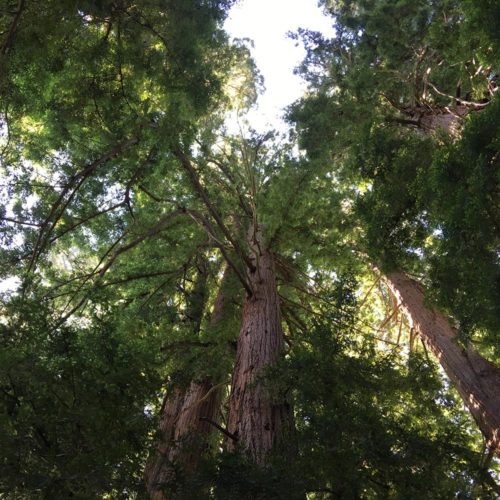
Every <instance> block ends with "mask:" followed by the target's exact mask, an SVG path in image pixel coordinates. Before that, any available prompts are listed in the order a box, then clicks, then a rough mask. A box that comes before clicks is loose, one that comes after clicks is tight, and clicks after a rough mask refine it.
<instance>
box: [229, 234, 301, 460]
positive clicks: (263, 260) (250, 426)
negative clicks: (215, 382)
mask: <svg viewBox="0 0 500 500" xmlns="http://www.w3.org/2000/svg"><path fill="white" fill-rule="evenodd" d="M249 245H250V248H251V252H252V261H253V263H254V270H253V271H252V270H248V271H247V275H248V281H249V285H250V287H251V289H252V295H247V297H246V298H245V303H244V306H243V317H242V323H241V329H240V334H239V337H238V344H237V352H236V364H235V367H234V371H233V377H232V382H231V395H230V400H229V416H228V425H227V428H228V430H229V432H230V433H232V434H233V435H234V436H235V437H236V439H237V442H236V440H235V439H229V440H228V441H227V448H228V449H229V450H230V451H232V450H234V449H235V448H236V446H239V447H241V449H242V450H244V452H245V453H247V454H248V455H249V456H250V457H251V458H252V460H253V461H254V462H255V463H257V464H263V463H264V461H265V459H266V456H267V455H268V453H269V451H271V450H272V449H273V448H274V447H275V446H277V445H279V444H281V442H282V440H283V438H284V435H285V434H286V431H287V430H289V429H290V428H291V411H290V406H289V405H288V404H287V403H286V402H285V401H284V400H283V401H273V400H272V399H271V398H270V396H269V394H268V393H267V391H266V389H265V387H264V386H263V383H262V381H260V380H259V377H260V376H261V375H262V374H263V371H264V369H265V368H266V367H268V366H270V365H272V364H273V363H275V362H276V361H277V360H278V359H279V358H280V356H281V355H282V351H283V330H282V327H281V313H280V305H279V298H278V292H277V288H276V279H275V271H274V263H273V257H272V254H271V252H270V251H269V250H268V249H267V248H265V247H264V245H263V242H262V238H261V236H260V232H258V231H252V232H251V236H250V237H249Z"/></svg>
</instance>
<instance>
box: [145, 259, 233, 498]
mask: <svg viewBox="0 0 500 500" xmlns="http://www.w3.org/2000/svg"><path fill="white" fill-rule="evenodd" d="M230 273H231V271H230V270H229V268H226V270H225V272H224V275H223V277H222V282H221V285H220V287H219V291H218V293H217V297H216V299H215V303H214V308H213V311H212V315H211V318H210V326H211V327H215V326H217V325H218V324H219V323H220V322H221V321H222V319H223V317H224V313H225V309H226V306H227V303H228V297H227V295H226V292H225V290H224V284H225V282H226V281H227V280H228V279H229V276H230ZM198 298H199V297H198ZM192 319H193V320H195V321H196V323H197V327H198V329H199V326H200V323H201V316H200V320H199V321H198V316H197V315H196V316H194V317H193V318H192ZM222 395H223V387H222V386H221V385H214V383H213V381H212V380H210V379H209V378H205V379H203V380H193V381H192V382H191V383H190V385H189V387H188V389H186V390H180V389H175V390H174V391H173V392H172V394H168V395H166V396H165V399H164V401H163V404H162V408H161V416H160V439H159V443H158V445H157V448H156V452H155V454H154V456H153V457H152V459H150V460H149V461H148V464H147V466H146V469H145V481H146V488H147V491H148V493H149V496H150V498H151V499H152V500H165V499H167V498H168V495H167V493H166V489H167V488H168V486H169V485H172V484H173V483H174V482H175V480H176V479H178V477H177V475H178V474H177V471H179V470H180V471H181V473H182V475H190V474H192V473H193V472H194V471H195V470H196V467H197V465H198V464H199V460H200V458H201V456H202V455H203V453H204V452H206V451H207V448H208V437H209V435H210V434H211V433H212V432H213V430H214V429H213V427H212V426H211V424H210V423H209V422H208V421H207V420H205V419H208V420H209V421H215V420H217V415H218V413H219V409H220V404H221V400H222Z"/></svg>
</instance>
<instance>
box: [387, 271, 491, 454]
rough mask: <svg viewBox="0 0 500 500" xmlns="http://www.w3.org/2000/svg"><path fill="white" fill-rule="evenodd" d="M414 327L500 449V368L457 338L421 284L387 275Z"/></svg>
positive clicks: (479, 423) (484, 433)
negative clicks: (426, 300)
mask: <svg viewBox="0 0 500 500" xmlns="http://www.w3.org/2000/svg"><path fill="white" fill-rule="evenodd" d="M385 278H386V282H387V284H388V286H389V288H390V290H391V292H392V293H393V294H394V295H395V296H396V297H397V299H398V301H399V302H400V304H401V307H402V309H403V311H404V313H405V314H406V316H407V318H408V319H409V320H410V322H411V324H412V326H413V328H415V330H416V331H417V332H418V333H419V334H420V335H421V337H422V339H423V340H424V342H425V343H426V344H427V345H428V346H429V348H430V349H431V351H432V352H433V353H434V354H435V356H436V357H437V359H438V361H439V363H440V364H441V366H442V367H443V369H444V371H445V372H446V374H447V375H448V377H449V378H450V380H451V381H452V383H453V384H454V385H455V387H456V388H457V390H458V392H459V393H460V396H461V397H462V399H463V401H464V403H465V405H466V406H467V407H468V408H469V410H470V412H471V414H472V416H473V417H474V420H475V421H476V422H477V424H478V426H479V428H480V430H481V432H482V433H483V435H484V437H485V438H486V441H487V446H488V447H490V448H491V449H493V450H496V451H497V452H500V368H498V367H497V366H496V365H494V364H493V363H491V362H489V361H488V360H486V359H485V358H483V357H482V356H480V355H479V354H478V353H477V352H476V351H475V350H474V349H473V348H472V347H471V346H469V347H467V349H465V348H463V347H461V346H460V345H459V344H458V343H457V342H456V338H455V337H456V334H457V332H456V330H455V328H453V326H452V325H451V324H450V322H449V320H448V319H447V318H446V316H444V314H442V313H440V312H439V311H436V310H432V309H430V308H429V307H427V306H426V305H425V303H424V293H423V289H422V286H421V285H420V284H419V283H417V282H416V281H414V280H412V279H411V278H409V277H408V276H406V275H405V274H404V273H402V272H391V273H388V274H387V275H386V277H385Z"/></svg>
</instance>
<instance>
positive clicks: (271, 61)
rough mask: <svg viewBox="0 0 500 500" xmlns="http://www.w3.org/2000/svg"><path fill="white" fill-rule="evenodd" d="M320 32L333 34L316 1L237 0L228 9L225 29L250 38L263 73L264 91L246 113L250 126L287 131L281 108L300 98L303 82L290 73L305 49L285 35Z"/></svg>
mask: <svg viewBox="0 0 500 500" xmlns="http://www.w3.org/2000/svg"><path fill="white" fill-rule="evenodd" d="M299 27H301V28H306V29H310V30H313V31H319V32H321V33H323V34H325V35H326V36H328V37H333V36H334V34H335V31H334V29H333V19H332V18H331V17H327V16H326V15H324V14H323V12H322V9H321V8H320V7H318V6H317V2H316V0H240V2H239V3H237V4H236V5H235V6H234V7H233V8H232V9H231V11H230V15H229V18H228V19H227V21H226V23H225V28H226V30H227V32H228V33H229V34H230V36H232V37H234V38H250V39H251V40H253V41H254V44H255V48H254V49H253V50H252V55H253V57H254V59H255V61H256V63H257V67H258V68H259V70H260V72H261V73H262V75H263V76H264V85H265V88H266V92H265V93H264V95H261V96H260V97H259V101H258V107H257V109H253V110H252V111H251V112H250V113H249V115H248V116H247V119H248V121H249V122H250V124H251V126H252V127H253V128H255V129H256V130H258V131H259V132H263V131H265V130H268V129H269V128H277V129H280V130H286V126H285V124H284V122H283V121H282V120H281V116H282V114H283V108H285V107H286V106H288V105H289V104H291V103H292V102H293V101H295V100H296V99H298V98H299V97H301V96H302V95H303V93H304V91H305V88H306V86H305V83H304V82H303V81H302V80H301V78H300V77H299V76H297V75H294V74H293V70H294V68H295V67H297V66H298V65H299V63H300V62H301V61H302V59H303V58H304V57H305V55H306V54H305V50H304V49H303V48H302V47H301V46H298V47H296V46H295V41H294V40H291V39H290V38H288V37H287V33H288V32H290V31H292V32H293V31H296V30H297V28H299Z"/></svg>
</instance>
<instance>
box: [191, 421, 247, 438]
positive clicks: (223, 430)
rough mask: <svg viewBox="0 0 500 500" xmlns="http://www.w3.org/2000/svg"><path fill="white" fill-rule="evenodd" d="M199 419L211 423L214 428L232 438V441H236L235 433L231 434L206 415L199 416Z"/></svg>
mask: <svg viewBox="0 0 500 500" xmlns="http://www.w3.org/2000/svg"><path fill="white" fill-rule="evenodd" d="M200 420H202V421H203V422H208V423H209V424H210V425H213V426H214V427H215V428H216V429H218V430H219V431H221V432H222V434H224V435H225V436H227V437H228V438H229V439H232V440H233V441H235V442H237V441H238V436H237V435H236V434H233V433H231V432H229V431H228V430H227V429H224V427H222V426H221V425H219V424H217V423H216V422H214V421H213V420H210V419H209V418H208V417H200Z"/></svg>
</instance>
